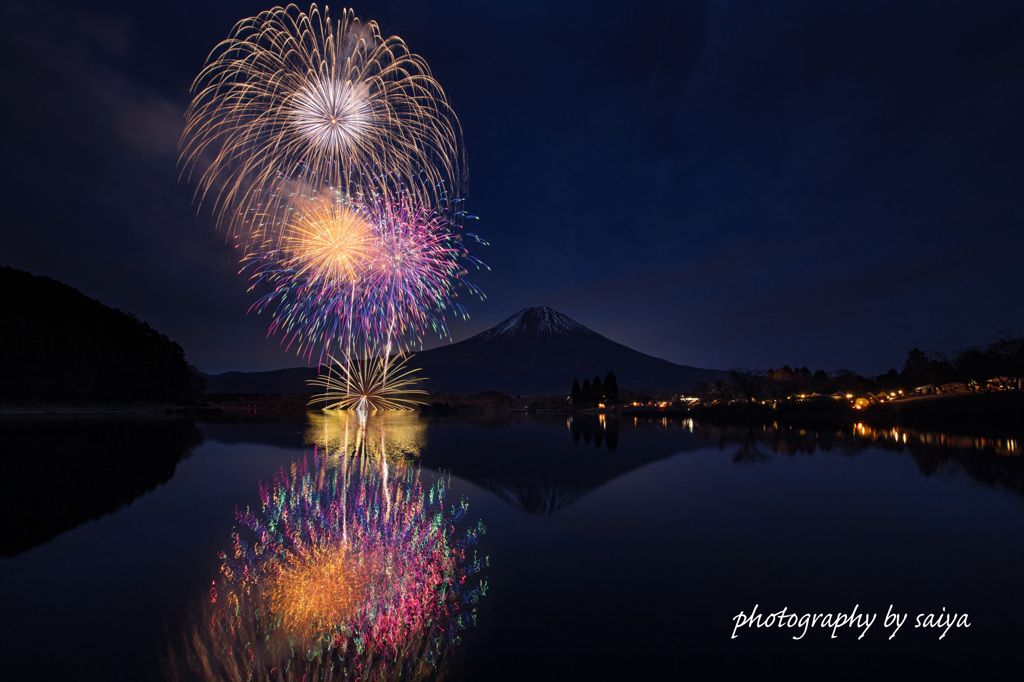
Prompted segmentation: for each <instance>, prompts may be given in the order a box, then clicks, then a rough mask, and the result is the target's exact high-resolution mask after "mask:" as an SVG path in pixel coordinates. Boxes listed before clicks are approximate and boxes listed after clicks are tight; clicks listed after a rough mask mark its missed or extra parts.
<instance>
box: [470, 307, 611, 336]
mask: <svg viewBox="0 0 1024 682" xmlns="http://www.w3.org/2000/svg"><path fill="white" fill-rule="evenodd" d="M593 333H594V332H592V331H590V330H589V329H587V328H586V327H584V326H583V325H582V324H580V323H579V322H576V321H575V320H573V319H571V318H569V317H566V316H565V315H563V314H562V313H560V312H558V311H557V310H554V309H552V308H549V307H548V306H546V305H545V306H540V307H537V308H526V309H524V310H520V311H519V312H518V313H516V314H515V315H513V316H512V317H510V318H508V319H507V320H505V321H504V322H500V323H498V324H496V325H495V326H493V327H491V328H490V329H488V330H487V331H485V332H483V333H482V334H480V340H482V341H490V340H493V339H498V338H502V337H505V338H518V339H529V338H540V337H543V336H570V335H573V334H593Z"/></svg>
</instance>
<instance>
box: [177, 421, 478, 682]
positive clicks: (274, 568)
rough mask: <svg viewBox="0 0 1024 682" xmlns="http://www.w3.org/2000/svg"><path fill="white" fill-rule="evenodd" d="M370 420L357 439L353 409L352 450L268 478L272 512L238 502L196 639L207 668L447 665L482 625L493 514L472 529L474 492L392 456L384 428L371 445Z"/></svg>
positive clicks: (194, 664)
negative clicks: (485, 536)
mask: <svg viewBox="0 0 1024 682" xmlns="http://www.w3.org/2000/svg"><path fill="white" fill-rule="evenodd" d="M358 423H359V425H358V426H355V427H353V428H354V430H355V431H357V433H354V434H353V435H352V437H351V439H350V437H349V435H348V428H349V427H350V426H351V425H352V421H351V420H349V421H346V424H345V427H344V428H345V429H346V435H345V437H344V443H345V451H344V452H342V453H340V454H341V456H340V457H332V456H331V455H329V454H328V455H327V456H326V457H323V456H321V455H320V453H319V452H318V451H316V450H314V459H313V464H312V466H309V464H308V462H307V461H305V460H303V461H302V462H295V463H293V464H292V466H291V467H290V469H289V470H288V471H285V470H282V471H281V472H280V473H279V474H278V476H277V477H276V479H275V481H274V484H273V485H272V486H267V487H264V486H261V490H260V497H261V507H260V509H259V510H257V511H253V510H248V509H247V510H245V511H244V512H242V511H239V512H238V513H237V518H238V522H239V525H238V527H237V530H236V532H235V533H233V546H232V549H231V551H230V552H226V553H224V554H222V555H221V561H222V565H221V576H220V579H219V580H217V581H216V582H215V583H214V585H213V586H212V588H211V591H210V598H209V601H208V602H207V605H206V608H205V610H204V612H203V615H202V620H201V622H200V623H199V624H198V625H197V626H196V627H195V628H194V630H193V632H192V635H191V637H190V638H189V639H188V641H187V643H186V658H187V660H188V664H189V667H190V668H191V669H192V671H193V672H194V673H199V675H200V676H201V677H202V678H203V679H238V680H243V679H244V680H264V679H266V680H270V679H274V680H286V679H287V680H292V679H294V680H299V679H331V680H343V679H355V678H357V677H359V678H361V679H372V678H376V679H424V678H428V677H435V676H436V675H437V674H438V670H439V669H440V668H441V667H443V665H444V660H445V655H446V653H447V651H448V650H449V649H450V648H451V647H452V646H454V644H456V643H457V641H458V633H459V631H460V630H461V629H463V628H465V627H468V626H469V625H471V624H473V623H475V620H476V616H475V611H476V609H475V605H476V603H477V602H478V600H479V598H480V597H481V596H482V595H483V594H484V592H485V591H486V583H485V582H482V581H479V580H478V579H476V578H474V579H473V580H470V578H472V577H473V576H475V575H476V574H477V573H479V571H481V570H482V569H483V566H484V565H485V564H486V559H482V558H479V557H477V556H476V554H475V552H472V546H473V545H475V544H476V540H477V538H478V537H479V535H480V534H481V533H482V532H483V530H484V529H483V526H482V524H480V523H477V524H475V525H469V527H468V528H467V526H466V524H465V523H464V519H465V514H466V510H467V504H466V503H465V501H463V502H461V503H460V504H456V505H452V504H449V503H448V502H447V499H446V496H447V489H446V484H445V482H444V481H443V480H441V481H438V482H437V483H436V484H434V485H425V484H424V483H423V481H422V480H421V477H420V470H419V468H418V467H415V466H410V465H408V464H407V463H405V462H404V460H403V461H402V462H400V463H394V462H392V463H391V465H389V461H388V458H387V457H386V456H384V452H383V448H384V447H385V442H384V439H383V431H382V439H381V443H380V447H381V448H382V450H381V452H380V456H371V455H370V452H371V450H370V448H369V447H367V444H368V438H367V434H366V429H365V424H366V420H365V419H362V420H359V422H358ZM349 444H351V445H352V448H351V449H349ZM457 528H461V529H463V530H461V531H457V530H456V529H457ZM467 550H469V553H467ZM303 676H305V677H303Z"/></svg>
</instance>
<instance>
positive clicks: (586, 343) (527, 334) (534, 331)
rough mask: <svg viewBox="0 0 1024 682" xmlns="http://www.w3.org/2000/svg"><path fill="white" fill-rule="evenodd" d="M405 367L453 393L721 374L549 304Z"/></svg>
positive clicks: (636, 383)
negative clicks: (658, 353)
mask: <svg viewBox="0 0 1024 682" xmlns="http://www.w3.org/2000/svg"><path fill="white" fill-rule="evenodd" d="M410 364H412V365H415V366H418V367H421V368H422V369H423V372H422V373H423V375H424V376H426V377H428V378H429V381H428V382H427V388H428V390H431V391H437V392H442V393H459V394H470V393H477V392H481V391H486V390H499V391H503V392H505V393H508V394H510V395H524V396H526V395H554V394H559V393H568V392H569V389H570V388H571V386H572V381H573V379H574V378H575V379H579V381H580V382H581V383H582V381H583V380H584V379H593V378H594V377H595V376H600V377H601V378H602V379H603V378H604V376H605V374H606V373H607V372H614V373H615V377H616V379H618V383H619V386H623V387H625V388H629V389H631V390H634V391H652V392H657V391H686V390H689V389H690V388H692V387H693V385H694V384H696V383H698V382H700V381H707V380H709V379H713V378H716V377H719V376H722V375H723V374H724V373H723V372H720V371H717V370H708V369H699V368H696V367H689V366H686V365H677V364H674V363H671V362H668V361H667V360H662V359H660V358H655V357H652V356H650V355H647V354H645V353H641V352H639V351H636V350H633V349H632V348H629V347H627V346H624V345H622V344H620V343H616V342H615V341H612V340H610V339H608V338H605V337H604V336H601V335H600V334H598V333H596V332H593V331H591V330H590V329H587V328H586V327H584V326H583V325H581V324H580V323H578V322H576V321H575V320H572V319H570V318H569V317H566V316H565V315H562V314H561V313H559V312H557V311H556V310H553V309H552V308H549V307H547V306H541V307H539V308H527V309H525V310H521V311H519V312H518V313H516V314H515V315H513V316H511V317H509V318H508V319H507V320H505V321H503V322H501V323H499V324H497V325H495V326H494V327H492V328H491V329H488V330H487V331H484V332H482V333H480V334H477V335H476V336H474V337H472V338H469V339H466V340H465V341H460V342H458V343H453V344H451V345H449V346H442V347H440V348H434V349H432V350H428V351H424V352H422V353H418V354H417V355H416V356H415V357H414V358H413V360H412V361H411V363H410Z"/></svg>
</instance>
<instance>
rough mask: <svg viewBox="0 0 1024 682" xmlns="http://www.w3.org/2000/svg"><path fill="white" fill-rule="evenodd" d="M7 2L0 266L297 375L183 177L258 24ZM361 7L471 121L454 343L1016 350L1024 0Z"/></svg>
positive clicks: (759, 362) (215, 354) (695, 357)
mask: <svg viewBox="0 0 1024 682" xmlns="http://www.w3.org/2000/svg"><path fill="white" fill-rule="evenodd" d="M24 5H25V6H14V7H10V8H9V9H8V11H7V13H6V15H7V19H8V21H7V22H5V24H4V27H3V29H2V30H3V34H4V35H3V40H2V45H0V50H2V52H3V60H4V63H5V64H6V65H7V67H8V68H7V70H8V71H9V74H8V77H7V83H6V87H5V106H4V107H3V111H2V114H0V115H2V116H3V120H4V124H5V125H4V130H5V131H6V132H7V135H6V136H5V139H4V143H3V144H4V158H5V163H4V165H3V171H2V172H3V187H4V194H5V198H6V201H5V205H6V206H7V216H6V220H5V221H4V223H3V227H2V229H3V240H2V242H0V244H2V246H0V264H4V265H11V266H14V267H18V268H22V269H26V270H29V271H31V272H34V273H37V274H45V275H49V276H51V277H54V278H56V279H59V280H62V281H64V282H67V283H68V284H71V285H72V286H75V287H77V288H79V289H80V290H82V291H83V292H84V293H86V294H87V295H89V296H91V297H94V298H98V299H99V300H101V301H103V302H104V303H107V304H109V305H113V306H117V307H119V308H121V309H122V310H126V311H130V312H133V313H135V314H136V315H138V316H139V317H141V318H143V319H145V320H147V321H148V322H149V323H150V324H151V325H152V326H154V327H155V328H157V329H159V330H160V331H162V332H164V333H166V334H167V335H168V336H170V337H171V338H172V339H174V340H176V341H178V342H179V343H181V344H182V346H183V347H184V348H185V350H186V353H187V354H188V357H189V360H190V361H191V362H193V363H194V364H196V365H198V366H199V367H200V368H201V369H203V370H206V371H209V372H214V373H216V372H221V371H226V370H231V369H241V370H255V369H272V368H278V367H285V366H293V365H296V364H301V363H300V361H299V359H298V358H296V356H295V355H294V354H293V353H288V352H286V351H285V350H284V349H283V348H281V347H280V346H279V344H278V342H277V340H276V339H271V340H266V338H265V336H266V329H267V325H268V323H269V319H268V318H267V317H266V316H265V315H264V316H263V317H260V316H256V315H246V309H247V308H248V306H249V305H250V303H251V302H252V296H251V295H250V294H247V293H246V291H245V288H246V285H245V282H244V280H243V278H241V277H239V276H238V275H237V273H236V271H237V264H236V262H235V260H234V257H233V254H232V253H231V250H230V248H229V247H228V246H227V244H226V243H225V240H224V237H223V235H222V234H221V233H218V232H216V231H215V230H214V228H213V225H212V219H211V217H210V215H209V212H208V210H206V209H202V210H200V211H199V212H198V213H197V210H196V208H195V206H193V205H192V201H191V199H192V191H193V189H194V187H193V186H191V185H188V184H187V183H185V182H179V181H178V172H177V170H176V165H175V162H176V143H177V140H178V137H179V135H180V132H181V128H182V116H183V113H184V108H185V107H186V106H187V103H188V100H189V95H188V87H189V84H190V82H191V80H192V78H193V77H194V76H195V74H196V73H197V72H198V71H199V69H200V68H201V66H202V64H203V62H204V60H205V57H206V55H207V53H208V52H209V50H210V49H211V48H212V47H213V46H214V45H215V44H216V43H217V42H218V41H219V40H221V39H222V38H224V37H226V36H227V34H228V32H229V30H230V28H231V26H232V25H233V24H234V22H235V21H237V20H239V19H242V18H245V17H247V16H252V15H254V14H256V13H258V12H259V11H260V10H263V9H268V8H269V7H270V6H271V5H269V4H257V3H252V2H219V3H216V6H215V7H214V8H213V9H210V8H208V7H207V6H206V3H200V2H173V3H172V2H164V1H163V0H155V1H154V2H149V3H127V2H109V3H108V2H96V3H83V2H79V3H74V4H72V3H64V2H52V1H48V2H41V3H34V4H32V5H31V6H27V5H28V3H24ZM340 7H341V6H338V7H337V8H336V9H335V13H337V12H338V11H339V10H340ZM354 7H355V10H356V14H357V15H358V16H359V17H360V18H362V19H364V20H370V19H375V20H376V21H377V22H378V23H379V24H380V25H381V27H382V30H383V32H384V33H385V34H397V35H399V36H401V37H402V38H403V39H404V40H405V41H406V42H407V43H408V44H409V46H410V47H411V49H412V50H413V51H414V52H417V53H419V54H420V55H422V56H423V57H424V58H425V59H426V60H427V61H428V63H429V64H430V66H431V68H432V69H433V71H434V75H435V77H436V78H437V79H438V80H439V81H440V82H441V84H442V86H443V87H444V88H445V90H446V92H447V93H448V96H449V98H450V101H451V103H452V106H453V107H454V109H455V111H456V113H457V114H458V115H459V117H460V120H461V122H462V126H463V131H464V135H465V140H466V146H467V150H468V158H469V191H468V197H467V208H468V209H469V210H470V212H472V213H475V214H477V215H479V216H480V217H481V220H480V222H479V224H475V225H474V227H475V228H476V231H478V232H479V233H480V234H482V235H483V236H485V237H486V238H487V239H488V240H489V241H490V242H491V246H489V247H486V248H482V249H478V250H477V251H476V253H477V255H478V256H480V257H481V258H482V259H483V260H484V261H486V262H487V263H488V264H489V265H490V266H491V268H492V272H490V273H483V274H478V275H476V276H474V277H473V279H474V281H475V282H476V283H478V284H480V285H481V286H482V287H483V289H484V290H485V291H486V293H487V296H488V298H487V300H486V301H482V302H481V301H469V302H466V306H467V308H468V309H469V312H470V314H471V320H470V321H469V322H468V323H461V322H458V323H453V324H451V331H452V333H453V335H454V336H455V338H456V340H458V339H461V338H466V337H468V336H470V335H472V334H474V333H476V332H478V331H481V330H482V329H484V328H486V327H489V326H491V325H492V324H494V323H496V322H498V321H500V320H502V319H504V318H505V317H507V316H509V315H511V314H512V313H514V312H516V311H517V310H519V309H521V308H524V307H528V306H533V305H550V306H552V307H554V308H556V309H557V310H559V311H561V312H563V313H565V314H567V315H569V316H570V317H572V318H574V319H576V320H577V321H579V322H581V323H582V324H584V325H586V326H588V327H590V328H591V329H593V330H595V331H597V332H599V333H601V334H604V335H605V336H608V337H609V338H611V339H614V340H616V341H619V342H621V343H625V344H627V345H630V346H632V347H634V348H636V349H638V350H641V351H644V352H646V353H650V354H652V355H656V356H659V357H664V358H667V359H669V360H672V361H674V362H679V363H683V364H691V365H697V366H703V367H716V368H728V367H734V366H746V367H758V368H762V369H766V368H768V367H778V366H781V365H783V364H790V365H798V364H799V365H808V366H810V368H811V369H812V370H814V369H818V368H822V369H825V370H835V369H839V368H850V369H854V370H856V371H859V372H863V373H868V374H876V373H880V372H884V371H885V370H887V369H888V368H889V367H892V366H897V367H898V366H899V365H901V364H902V362H903V359H904V358H905V355H906V351H907V350H909V349H910V348H911V347H915V346H916V347H920V348H922V349H925V350H935V351H940V352H951V351H954V350H956V349H957V348H960V347H962V346H965V345H970V344H978V343H985V342H987V341H989V340H992V339H993V338H994V337H995V336H996V333H997V330H1000V329H1007V328H1014V329H1016V330H1018V331H1021V330H1024V303H1022V296H1021V293H1022V280H1024V278H1022V275H1021V270H1022V268H1021V257H1022V253H1024V231H1022V229H1021V228H1022V226H1024V220H1022V219H1024V192H1022V190H1024V40H1021V36H1022V35H1024V3H1020V2H989V1H985V0H975V1H974V2H939V1H937V0H928V1H905V2H899V3H894V2H864V1H860V2H821V1H820V0H800V1H788V2H787V1H773V2H764V1H762V0H751V1H735V2H730V1H728V0H714V1H711V2H638V3H632V4H623V3H615V4H611V3H607V4H605V3H599V2H582V1H574V2H518V3H491V2H484V1H481V0H475V1H474V0H466V1H463V2H455V1H450V2H423V1H422V0H404V1H403V0H393V1H388V2H364V3H361V4H356V5H355V6H354ZM7 295H17V292H7ZM72 343H73V339H69V344H72ZM435 343H436V342H435V341H433V340H428V345H434V344H435Z"/></svg>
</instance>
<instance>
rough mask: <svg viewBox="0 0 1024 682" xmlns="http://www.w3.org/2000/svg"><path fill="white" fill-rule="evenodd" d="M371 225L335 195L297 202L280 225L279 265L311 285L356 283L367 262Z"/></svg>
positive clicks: (336, 285) (337, 285)
mask: <svg viewBox="0 0 1024 682" xmlns="http://www.w3.org/2000/svg"><path fill="white" fill-rule="evenodd" d="M373 233H374V227H373V225H372V224H370V222H369V221H368V220H367V218H366V216H365V215H363V213H362V212H361V211H360V210H359V209H358V208H356V207H354V206H352V205H351V204H350V203H349V202H346V201H343V200H342V199H340V198H339V197H337V196H328V197H327V198H321V197H317V196H313V197H309V198H304V199H303V200H301V201H298V202H296V204H295V206H294V211H293V212H292V213H291V220H290V221H289V223H288V225H286V226H285V227H284V229H283V235H284V236H283V244H282V253H283V259H282V261H283V262H282V265H283V267H285V268H287V269H289V270H291V271H294V273H296V274H295V276H297V277H302V278H304V279H305V280H306V282H307V283H308V284H309V285H311V286H313V287H335V288H336V287H339V286H344V285H347V286H349V287H353V286H356V285H357V283H358V281H359V279H360V277H362V275H363V272H364V271H365V270H366V268H367V267H368V266H369V264H370V257H371V254H372V241H371V240H372V239H373Z"/></svg>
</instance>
